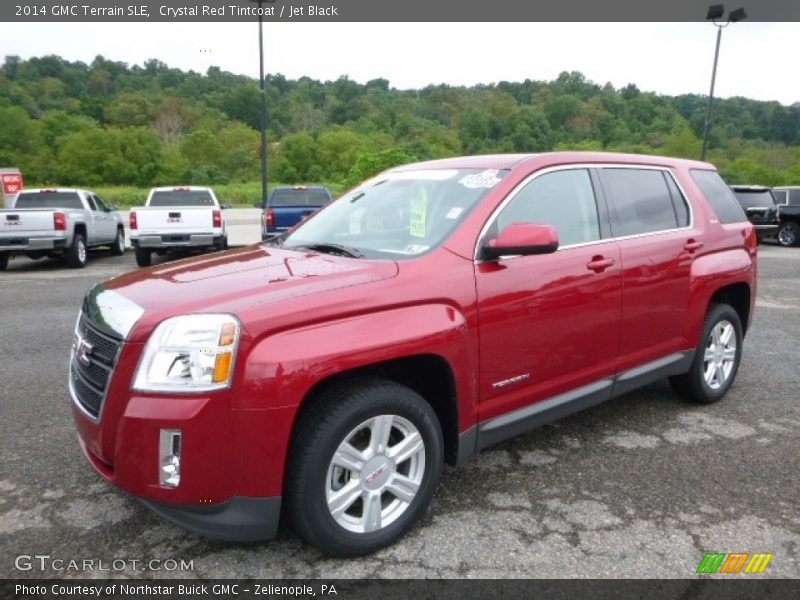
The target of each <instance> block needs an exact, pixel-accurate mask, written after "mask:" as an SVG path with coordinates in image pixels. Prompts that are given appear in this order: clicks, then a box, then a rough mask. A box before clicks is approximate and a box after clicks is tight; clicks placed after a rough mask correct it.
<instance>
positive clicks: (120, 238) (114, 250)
mask: <svg viewBox="0 0 800 600" xmlns="http://www.w3.org/2000/svg"><path fill="white" fill-rule="evenodd" d="M124 252H125V232H124V231H123V230H122V228H120V229H117V237H116V238H114V243H113V244H111V254H113V255H114V256H119V255H121V254H123V253H124Z"/></svg>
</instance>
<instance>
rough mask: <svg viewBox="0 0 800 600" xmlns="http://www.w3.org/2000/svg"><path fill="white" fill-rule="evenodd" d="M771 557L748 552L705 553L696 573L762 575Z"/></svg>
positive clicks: (764, 553) (766, 553) (760, 553)
mask: <svg viewBox="0 0 800 600" xmlns="http://www.w3.org/2000/svg"><path fill="white" fill-rule="evenodd" d="M772 556H773V555H772V554H770V553H768V552H755V553H753V554H750V553H749V552H728V553H725V552H706V555H705V556H704V557H703V560H701V561H700V565H699V566H698V567H697V573H700V574H701V575H702V574H711V573H723V574H729V575H732V574H734V573H740V574H743V575H745V574H746V575H754V574H756V573H763V572H764V571H766V569H767V565H768V564H769V561H771V560H772Z"/></svg>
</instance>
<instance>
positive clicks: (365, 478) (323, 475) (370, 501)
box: [286, 379, 443, 557]
mask: <svg viewBox="0 0 800 600" xmlns="http://www.w3.org/2000/svg"><path fill="white" fill-rule="evenodd" d="M312 402H313V404H312V405H311V406H310V407H308V408H307V409H304V412H303V414H302V416H301V418H300V421H299V423H298V426H297V429H296V432H295V434H294V436H293V438H292V450H291V456H290V461H289V465H288V469H287V482H286V499H287V504H288V506H287V508H288V511H289V518H290V521H291V523H292V525H293V526H294V528H295V530H296V531H297V532H298V533H299V534H300V535H301V536H302V537H303V538H304V539H305V540H306V541H307V542H309V543H311V544H314V545H315V546H317V547H318V548H320V549H321V550H322V551H323V552H324V553H326V554H328V555H330V556H339V557H348V556H360V555H364V554H369V553H371V552H374V551H376V550H378V549H380V548H383V547H384V546H387V545H389V544H391V543H393V542H394V541H396V540H397V539H398V538H400V537H401V536H402V535H404V534H405V533H406V532H407V531H408V530H410V529H411V528H412V527H413V526H414V524H415V523H416V522H417V521H418V520H419V519H420V517H421V516H422V515H423V513H424V512H425V510H426V509H427V508H428V505H429V504H430V501H431V498H432V497H433V492H434V490H435V489H436V486H437V485H438V483H439V478H440V477H441V472H442V465H443V441H442V432H441V428H440V426H439V422H438V420H437V418H436V413H435V412H434V411H433V409H432V408H431V406H430V405H429V404H428V403H427V402H426V401H425V400H424V399H423V398H422V397H421V396H420V395H419V394H417V393H416V392H414V391H413V390H411V389H409V388H407V387H405V386H402V385H399V384H397V383H394V382H391V381H386V380H382V379H368V380H358V381H353V382H350V383H348V384H345V385H340V386H338V387H335V388H331V389H329V390H328V391H327V392H326V393H325V394H324V395H322V396H319V397H317V398H315V399H313V400H312Z"/></svg>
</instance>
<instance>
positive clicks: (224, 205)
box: [220, 202, 233, 210]
mask: <svg viewBox="0 0 800 600" xmlns="http://www.w3.org/2000/svg"><path fill="white" fill-rule="evenodd" d="M232 206H233V204H231V203H230V202H226V203H225V204H223V205H222V206H220V208H222V209H223V210H224V209H226V208H231V207H232Z"/></svg>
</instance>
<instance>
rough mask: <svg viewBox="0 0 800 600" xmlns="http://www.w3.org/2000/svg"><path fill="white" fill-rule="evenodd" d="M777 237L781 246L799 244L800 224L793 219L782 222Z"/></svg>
mask: <svg viewBox="0 0 800 600" xmlns="http://www.w3.org/2000/svg"><path fill="white" fill-rule="evenodd" d="M777 238H778V243H779V244H780V245H781V246H797V244H798V243H800V225H798V224H797V223H794V222H793V221H789V222H787V223H783V224H781V226H780V228H779V229H778V235H777Z"/></svg>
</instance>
